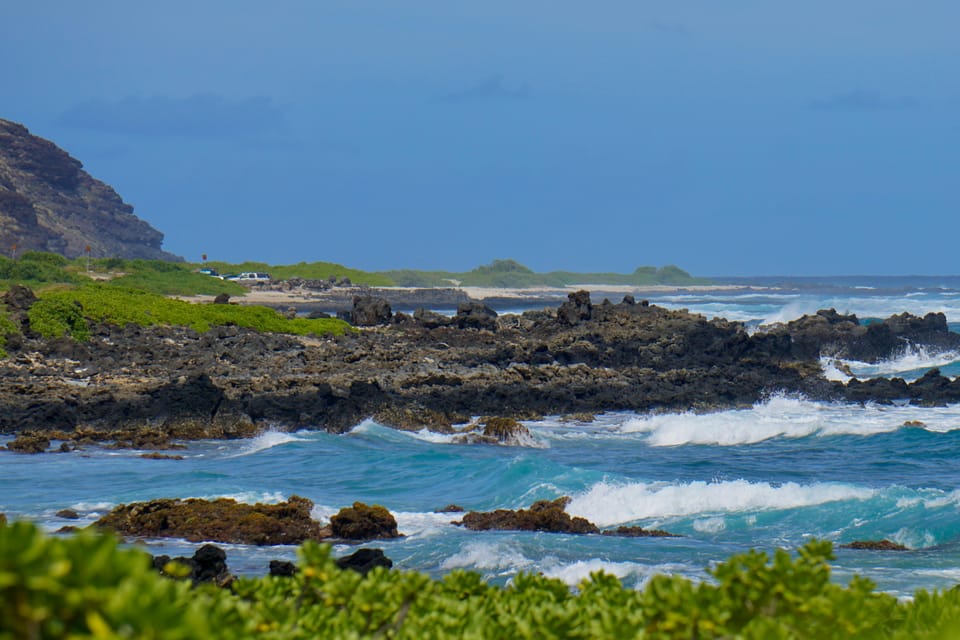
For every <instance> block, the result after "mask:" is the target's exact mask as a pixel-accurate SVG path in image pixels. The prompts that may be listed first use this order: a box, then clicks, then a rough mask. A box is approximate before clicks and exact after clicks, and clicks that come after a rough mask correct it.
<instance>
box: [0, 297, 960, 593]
mask: <svg viewBox="0 0 960 640" xmlns="http://www.w3.org/2000/svg"><path fill="white" fill-rule="evenodd" d="M881 284H882V283H881ZM870 287H872V288H870ZM596 298H599V297H596V296H595V300H594V301H595V302H597V301H599V300H598V299H596ZM650 301H651V303H653V304H659V305H663V306H667V307H670V308H686V309H689V310H690V311H693V312H697V313H702V314H704V315H706V316H708V317H714V316H720V317H725V318H729V319H733V320H741V321H744V322H746V323H747V325H748V326H749V327H751V330H753V329H754V328H755V327H756V326H757V325H759V324H760V323H762V322H775V321H784V320H789V319H791V318H795V317H799V316H800V315H802V314H803V313H810V312H813V311H815V310H817V309H820V308H824V307H834V308H836V309H837V310H838V311H841V312H845V313H846V312H852V313H856V314H858V315H859V316H860V317H861V318H862V319H864V320H869V319H873V318H884V317H887V316H889V315H891V314H894V313H901V312H903V311H910V312H912V313H916V314H923V313H926V312H929V311H943V312H944V313H946V315H947V319H948V322H949V323H950V326H951V329H952V330H954V331H958V330H960V288H952V287H943V288H918V287H910V286H906V287H904V288H898V289H896V290H890V289H884V288H883V287H882V286H874V285H872V284H871V283H870V281H869V280H868V281H865V283H862V284H858V285H855V286H844V287H836V286H825V287H824V286H803V287H795V288H787V289H782V290H776V291H728V292H713V293H702V292H700V293H690V294H682V293H681V294H670V295H661V296H659V297H658V296H650ZM840 364H845V365H847V366H848V367H849V368H850V370H851V371H852V372H853V373H855V374H856V375H858V376H863V377H866V376H875V375H881V376H894V375H896V376H900V377H904V378H906V379H908V380H909V379H915V378H917V377H919V376H920V375H922V374H923V373H924V372H925V371H927V370H929V369H930V368H931V367H934V366H936V367H940V369H941V371H942V372H944V373H945V374H947V375H951V376H956V375H960V354H956V353H929V352H927V351H925V350H923V349H920V348H916V347H908V348H907V349H906V350H905V351H904V352H903V353H901V354H897V355H896V357H894V358H892V359H891V360H890V361H887V362H883V363H879V364H867V363H857V362H848V363H840ZM824 365H825V368H826V369H827V370H828V373H829V375H830V376H831V377H836V378H838V379H842V378H843V377H844V376H845V375H846V374H845V373H843V372H842V370H843V367H842V366H837V363H834V362H832V361H825V362H824ZM524 424H525V425H526V426H527V427H528V428H529V429H530V431H531V433H532V435H533V441H532V442H531V443H530V444H531V446H528V447H502V446H487V445H461V444H454V443H453V442H452V441H451V438H450V437H449V436H443V435H438V434H433V433H428V432H425V431H424V432H419V433H409V432H401V431H396V430H393V429H389V428H386V427H383V426H381V425H378V424H376V423H375V422H372V421H369V420H368V421H365V422H363V423H361V424H359V425H357V426H356V427H355V428H354V429H353V430H351V431H350V432H349V433H346V434H344V435H333V434H329V433H326V432H323V431H299V432H296V433H281V432H272V431H271V432H267V433H264V434H262V435H261V436H259V437H257V438H255V439H252V440H239V441H201V442H194V443H190V444H189V445H188V448H187V449H186V450H184V451H179V452H176V453H179V454H182V455H183V456H184V459H183V460H145V459H142V458H139V457H138V456H139V454H140V453H142V452H140V451H119V450H107V449H99V448H93V447H91V448H88V449H86V450H84V451H79V452H73V453H63V454H61V453H49V454H43V455H18V454H13V453H9V452H0V477H2V479H3V481H2V489H3V490H2V491H0V512H3V513H6V514H7V516H8V517H12V518H27V519H31V520H34V521H36V522H38V523H40V524H41V525H42V526H43V527H45V528H46V529H48V530H50V531H55V530H57V529H58V528H60V527H61V526H64V525H71V524H76V525H81V526H82V525H84V524H89V523H90V522H92V521H93V520H95V519H96V518H97V517H98V516H99V515H101V514H103V513H105V512H106V511H108V510H109V509H110V508H111V507H112V506H114V505H117V504H120V503H127V502H131V501H138V500H148V499H152V498H162V497H180V498H187V497H200V498H216V497H221V496H226V497H232V498H235V499H237V500H241V501H246V502H257V501H260V502H276V501H280V500H283V499H285V498H287V497H288V496H290V495H293V494H296V495H300V496H304V497H307V498H310V499H311V500H313V502H314V503H315V505H316V506H315V508H314V515H315V517H317V518H320V519H326V518H329V516H330V515H332V514H334V513H336V512H337V511H338V510H339V509H340V508H341V507H343V506H348V505H350V504H351V503H352V502H354V501H356V500H359V501H363V502H367V503H377V504H382V505H384V506H386V507H387V508H388V509H390V510H391V511H392V512H393V513H394V514H395V515H396V517H397V520H398V523H399V530H400V532H401V533H402V534H404V537H403V538H401V539H398V540H394V541H377V542H375V543H369V544H367V545H365V546H376V547H380V548H382V549H383V550H384V551H385V553H386V554H387V556H388V557H390V558H391V559H392V560H393V561H394V563H395V564H394V566H395V567H399V568H402V569H412V570H418V571H424V572H427V573H429V574H431V575H434V576H440V575H442V574H443V573H445V572H448V571H450V570H453V569H459V568H463V569H471V570H475V571H478V572H480V573H481V574H483V575H484V576H485V577H486V579H488V580H490V581H491V582H494V583H498V584H505V583H507V582H509V581H510V579H511V578H512V577H513V576H515V575H516V574H517V573H518V572H540V573H543V574H545V575H548V576H553V577H556V578H559V579H561V580H563V581H565V582H566V583H568V584H570V585H571V586H575V585H576V584H577V583H578V582H579V581H580V580H581V579H583V578H586V577H588V576H589V574H590V573H591V572H594V571H598V570H603V571H606V572H608V573H612V574H614V575H616V576H618V577H619V578H621V579H622V580H623V581H624V583H625V584H626V585H628V586H630V587H636V588H642V587H643V585H644V584H645V583H646V582H647V580H649V578H650V577H651V576H653V575H656V574H658V573H672V574H681V575H684V576H687V577H689V578H691V579H696V580H705V579H709V576H708V575H707V574H706V573H705V569H706V568H708V567H710V566H712V565H713V564H715V563H717V562H719V561H721V560H723V559H725V558H727V557H729V556H730V555H732V554H734V553H738V552H742V551H745V550H748V549H751V548H755V549H760V550H767V551H769V552H772V551H773V550H775V549H776V548H786V549H791V550H792V549H796V548H797V547H799V546H800V545H802V544H803V543H804V542H805V541H806V540H808V539H810V538H821V539H828V540H832V541H834V542H835V543H837V544H842V543H849V542H853V541H855V540H879V539H884V538H885V539H889V540H892V541H894V542H898V543H901V544H903V545H905V546H907V547H909V550H908V551H903V552H876V551H873V552H871V551H857V550H849V549H836V556H837V557H836V560H835V561H834V562H833V570H834V578H835V579H836V580H837V581H839V582H842V583H846V582H848V581H849V579H850V578H851V577H852V576H853V575H855V574H859V575H862V576H866V577H869V578H871V579H872V580H874V581H875V582H876V583H877V585H878V587H879V589H881V590H883V591H886V592H889V593H892V594H895V595H897V596H909V595H911V594H912V593H913V592H914V591H915V590H917V589H920V588H925V589H933V588H949V587H952V586H954V585H956V584H958V583H960V405H956V406H948V407H936V408H928V407H914V406H909V405H894V406H882V405H866V406H861V405H851V404H827V403H819V402H812V401H809V400H807V399H804V398H802V397H798V396H795V395H786V394H773V395H772V396H771V397H769V398H767V399H765V400H764V401H763V402H761V403H758V404H757V405H755V406H754V407H752V408H744V409H738V410H729V411H722V412H718V413H711V414H691V413H664V414H633V413H619V412H618V413H606V414H601V415H598V416H597V418H596V420H594V421H592V422H569V421H561V420H560V419H559V417H548V418H546V419H544V420H540V421H532V422H525V423H524ZM318 426H319V425H318ZM10 439H11V438H10V437H0V443H5V442H7V441H9V440H10ZM559 496H570V497H571V498H572V501H571V502H570V504H569V506H568V508H567V510H568V512H570V513H571V514H573V515H579V516H583V517H585V518H587V519H589V520H591V521H593V522H594V523H596V524H597V525H599V526H601V527H616V526H618V525H633V524H636V525H640V526H643V527H646V528H660V529H666V530H667V531H670V532H672V533H675V534H679V535H680V537H676V538H615V537H606V536H595V535H590V536H571V535H560V534H550V533H527V532H473V531H467V530H464V529H463V528H461V527H458V526H455V525H453V524H451V521H452V520H456V519H457V518H458V516H457V514H449V513H437V512H436V510H437V509H440V508H442V507H444V506H446V505H449V504H457V505H461V506H463V507H464V508H466V509H468V510H471V509H472V510H492V509H497V508H510V509H515V508H521V507H527V506H529V505H530V504H531V503H532V502H534V501H536V500H541V499H553V498H556V497H559ZM65 508H70V509H74V510H76V511H77V512H78V513H79V514H80V516H81V518H80V520H79V521H73V520H65V519H63V518H59V517H58V516H57V515H56V513H57V512H58V511H59V510H61V509H65ZM134 543H135V544H141V545H143V546H144V548H146V549H147V550H148V551H150V552H151V553H154V554H159V553H166V554H172V555H184V554H187V555H189V554H191V553H192V551H193V549H194V548H195V547H196V545H193V544H191V543H187V542H185V541H179V540H142V541H136V542H134ZM222 546H223V547H224V548H225V549H226V550H227V553H228V558H227V561H228V564H229V565H230V568H231V569H232V570H233V571H234V572H235V573H239V574H250V575H256V574H264V573H266V572H267V566H268V563H269V561H270V560H272V559H293V558H294V557H295V554H296V549H295V548H294V547H259V548H258V547H252V546H245V545H222ZM354 548H355V547H351V546H347V545H339V546H338V547H337V548H336V551H337V553H339V554H346V553H349V552H351V550H352V549H354Z"/></svg>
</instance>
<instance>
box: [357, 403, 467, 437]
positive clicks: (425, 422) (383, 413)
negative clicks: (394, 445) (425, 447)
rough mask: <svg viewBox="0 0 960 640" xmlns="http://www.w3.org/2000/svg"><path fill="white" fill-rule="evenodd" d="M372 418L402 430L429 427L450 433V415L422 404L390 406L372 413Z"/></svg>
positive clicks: (451, 429)
mask: <svg viewBox="0 0 960 640" xmlns="http://www.w3.org/2000/svg"><path fill="white" fill-rule="evenodd" d="M373 419H374V420H375V421H376V422H378V423H380V424H382V425H384V426H386V427H393V428H394V429H401V430H403V431H419V430H420V429H429V430H430V431H435V432H437V433H452V432H453V423H452V422H451V420H450V416H448V415H447V414H445V413H441V412H439V411H433V410H432V409H427V408H426V407H422V406H404V407H398V406H391V407H385V408H383V409H381V410H380V411H378V412H376V413H375V414H373Z"/></svg>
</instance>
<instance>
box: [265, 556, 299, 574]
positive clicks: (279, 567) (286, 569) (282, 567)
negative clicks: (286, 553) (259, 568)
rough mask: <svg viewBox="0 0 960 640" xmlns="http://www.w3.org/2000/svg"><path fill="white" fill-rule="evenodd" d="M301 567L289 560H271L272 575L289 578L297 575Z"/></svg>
mask: <svg viewBox="0 0 960 640" xmlns="http://www.w3.org/2000/svg"><path fill="white" fill-rule="evenodd" d="M297 571H299V569H298V568H297V565H296V564H294V563H293V562H290V561H289V560H271V561H270V575H272V576H281V577H284V578H289V577H292V576H294V575H296V573H297Z"/></svg>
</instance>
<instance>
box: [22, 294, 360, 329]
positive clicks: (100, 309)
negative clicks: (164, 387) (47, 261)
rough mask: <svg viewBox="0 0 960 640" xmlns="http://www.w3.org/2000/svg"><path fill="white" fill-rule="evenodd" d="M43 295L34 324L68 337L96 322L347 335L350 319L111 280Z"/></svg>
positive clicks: (34, 307) (33, 313) (31, 315)
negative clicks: (171, 294)
mask: <svg viewBox="0 0 960 640" xmlns="http://www.w3.org/2000/svg"><path fill="white" fill-rule="evenodd" d="M38 297H39V299H38V300H37V302H36V303H34V304H33V305H32V306H31V307H30V310H29V312H28V314H27V315H28V317H29V320H30V327H31V328H32V329H33V330H34V331H36V332H37V333H39V334H40V335H41V336H43V337H45V338H56V337H60V336H65V335H66V336H70V337H72V338H74V339H76V340H80V341H84V340H87V339H88V338H89V337H90V333H89V322H90V321H94V322H105V323H109V324H114V325H119V326H124V325H127V324H135V325H139V326H143V327H146V326H152V325H175V326H186V327H191V328H193V329H194V330H196V331H199V332H204V331H207V330H209V329H210V327H213V326H222V325H234V326H238V327H247V328H251V329H255V330H257V331H261V332H271V333H290V334H295V335H323V334H334V335H341V334H343V333H344V332H345V331H348V330H349V325H347V323H345V322H343V321H342V320H337V319H334V318H317V319H311V318H286V317H284V316H283V315H281V314H280V313H278V312H277V311H275V310H273V309H270V308H267V307H260V306H249V305H232V304H193V303H189V302H184V301H182V300H176V299H173V298H168V297H165V296H161V295H157V294H155V293H149V292H146V291H141V290H137V289H126V288H121V287H117V286H111V285H108V284H98V283H92V284H86V285H83V286H80V287H76V288H68V289H64V288H60V289H48V290H46V291H43V292H41V293H40V294H39V296H38Z"/></svg>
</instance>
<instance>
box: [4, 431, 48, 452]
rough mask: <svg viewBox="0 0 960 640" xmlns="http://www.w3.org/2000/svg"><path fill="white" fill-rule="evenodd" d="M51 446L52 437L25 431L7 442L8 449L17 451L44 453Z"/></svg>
mask: <svg viewBox="0 0 960 640" xmlns="http://www.w3.org/2000/svg"><path fill="white" fill-rule="evenodd" d="M49 447H50V438H48V437H46V436H45V435H43V434H40V433H33V432H29V433H28V432H24V433H21V434H20V435H18V436H17V437H16V438H14V439H13V440H12V441H11V442H8V443H7V449H9V450H10V451H15V452H17V453H43V452H44V451H46V450H47V449H48V448H49Z"/></svg>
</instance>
